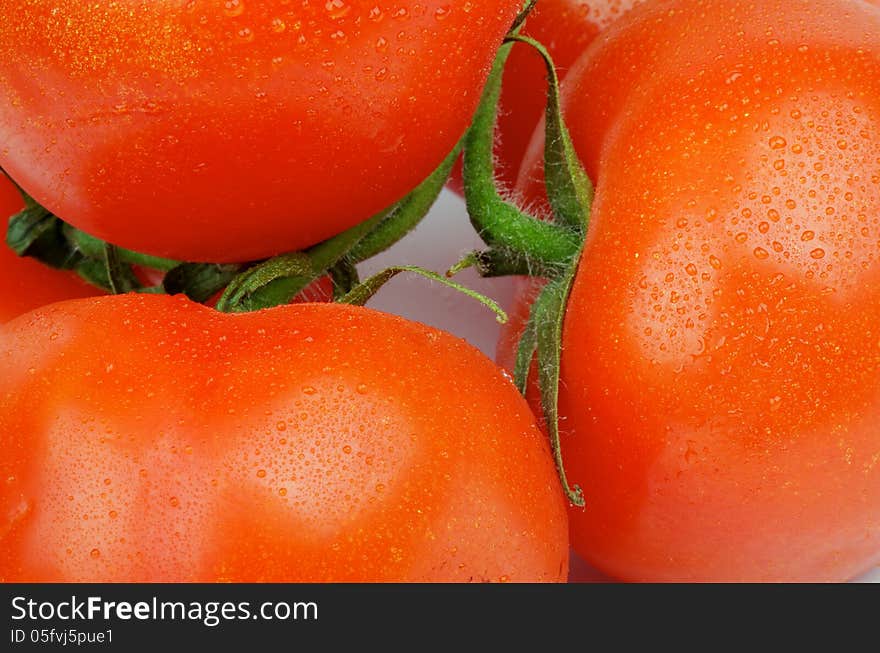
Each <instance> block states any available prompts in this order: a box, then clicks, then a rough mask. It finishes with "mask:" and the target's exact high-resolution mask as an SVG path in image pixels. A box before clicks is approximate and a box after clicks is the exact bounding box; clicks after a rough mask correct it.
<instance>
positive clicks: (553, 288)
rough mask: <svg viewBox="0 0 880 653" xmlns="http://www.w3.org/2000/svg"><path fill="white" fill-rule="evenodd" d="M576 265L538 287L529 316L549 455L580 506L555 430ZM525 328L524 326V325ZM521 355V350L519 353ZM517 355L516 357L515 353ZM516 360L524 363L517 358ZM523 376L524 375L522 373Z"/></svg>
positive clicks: (580, 494)
mask: <svg viewBox="0 0 880 653" xmlns="http://www.w3.org/2000/svg"><path fill="white" fill-rule="evenodd" d="M575 271H576V267H575V266H572V267H571V268H570V269H569V271H568V272H567V273H566V274H564V275H562V276H561V277H559V278H558V279H554V280H553V281H551V282H550V283H548V284H547V286H546V287H545V288H544V289H543V290H542V291H541V294H540V295H539V296H538V299H537V300H536V301H535V305H534V310H533V316H532V318H531V320H530V323H531V324H534V327H533V328H534V329H535V331H536V333H537V352H538V386H539V387H540V390H541V408H542V409H543V412H544V422H545V424H546V426H547V432H548V435H549V436H550V445H551V448H552V449H553V457H554V460H555V461H556V468H557V471H558V472H559V480H560V481H561V482H562V489H563V491H564V492H565V495H566V496H567V497H568V500H569V501H570V502H571V503H572V504H573V505H575V506H578V507H583V506H584V494H583V492H582V491H581V488H580V487H578V486H577V485H575V486H570V485H569V483H568V478H567V476H566V473H565V465H564V462H563V459H562V443H561V439H560V432H559V378H560V366H561V362H562V327H563V322H564V320H565V309H566V306H567V305H568V297H569V294H570V293H571V286H572V283H573V281H574V275H575ZM526 330H527V331H528V329H526ZM523 355H524V354H523ZM518 358H519V357H518ZM518 363H519V364H524V363H523V362H522V361H518ZM524 378H527V375H526V377H524Z"/></svg>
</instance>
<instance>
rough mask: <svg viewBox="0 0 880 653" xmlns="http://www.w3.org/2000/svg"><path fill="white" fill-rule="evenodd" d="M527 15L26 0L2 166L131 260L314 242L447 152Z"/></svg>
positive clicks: (239, 2)
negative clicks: (134, 254)
mask: <svg viewBox="0 0 880 653" xmlns="http://www.w3.org/2000/svg"><path fill="white" fill-rule="evenodd" d="M520 7H521V2H520V0H481V1H480V2H471V1H464V0H428V1H427V2H426V1H424V0H419V1H418V2H412V1H411V0H408V1H403V2H396V3H394V5H393V7H392V6H390V5H387V4H384V5H382V4H381V3H380V4H378V5H377V4H376V3H375V2H372V1H371V2H365V1H361V0H329V1H327V2H324V1H321V2H311V3H309V2H297V3H290V2H288V0H272V1H264V2H251V1H249V0H227V1H226V2H205V1H204V0H177V1H176V2H145V1H144V0H121V1H120V2H112V3H97V4H96V3H94V2H91V1H86V0H70V1H68V2H65V3H61V4H59V3H57V2H50V1H49V0H27V1H26V2H20V3H17V4H16V12H17V13H16V18H15V20H6V21H3V22H2V23H0V143H3V148H2V149H0V166H2V167H3V168H5V169H6V170H7V171H8V172H9V173H10V174H11V175H12V177H13V178H14V179H16V180H17V181H18V183H20V184H21V185H22V186H23V187H24V188H25V189H27V190H28V192H29V193H30V194H31V195H32V196H33V197H34V198H35V199H36V200H37V201H39V202H40V203H42V204H43V205H45V206H46V207H47V208H49V209H50V210H52V211H53V212H54V213H55V214H56V215H58V216H59V217H61V218H63V219H64V220H66V221H68V222H70V223H72V224H74V225H75V226H77V227H79V228H81V229H83V230H84V231H86V232H88V233H90V234H92V235H94V236H97V237H100V238H102V239H104V240H107V241H109V242H112V243H114V244H117V245H121V246H123V247H127V248H130V249H134V250H137V251H142V252H146V253H149V254H154V255H159V256H165V257H168V258H172V259H180V260H189V261H216V262H226V261H247V260H254V259H260V258H265V257H268V256H270V255H273V254H277V253H279V252H282V251H289V250H296V249H301V248H304V247H306V246H308V245H312V244H314V243H316V242H318V241H320V240H323V239H325V238H327V237H329V236H332V235H334V234H337V233H339V232H341V231H343V230H344V229H346V228H348V227H351V226H353V225H355V224H357V223H359V222H362V221H363V220H365V219H367V218H369V217H370V216H372V215H373V214H375V213H377V212H378V211H380V210H382V209H384V208H386V207H387V206H389V205H391V204H392V203H393V202H395V201H397V200H399V199H400V198H401V197H403V196H404V195H406V193H407V192H409V191H410V190H411V189H412V188H414V187H415V186H416V185H418V184H419V183H420V182H421V181H422V180H423V179H425V178H426V177H427V176H428V175H429V174H430V173H431V172H432V171H433V170H434V169H435V168H436V167H437V166H438V165H439V164H440V163H441V161H442V160H443V158H444V157H445V156H446V155H448V153H449V152H450V151H451V150H452V148H453V147H454V145H455V143H456V141H458V140H459V138H460V137H461V135H462V134H463V132H464V131H465V129H466V128H467V126H468V122H469V118H470V116H471V115H472V114H473V111H474V109H475V107H476V103H477V101H478V100H479V97H480V89H481V87H482V84H483V82H484V80H485V79H486V76H487V74H488V71H489V68H490V66H491V63H492V60H493V57H494V54H495V51H496V49H497V47H498V45H499V44H500V42H501V39H502V38H503V36H504V34H505V33H506V31H507V30H508V29H509V27H510V25H511V23H512V22H513V19H514V17H515V15H516V13H517V11H518V10H519V9H520ZM22 44H27V47H23V46H22Z"/></svg>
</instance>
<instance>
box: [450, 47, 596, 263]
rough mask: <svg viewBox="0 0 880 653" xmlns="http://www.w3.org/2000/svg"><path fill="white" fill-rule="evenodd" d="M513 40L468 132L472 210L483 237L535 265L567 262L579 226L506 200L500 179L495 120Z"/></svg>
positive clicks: (576, 244) (466, 158)
mask: <svg viewBox="0 0 880 653" xmlns="http://www.w3.org/2000/svg"><path fill="white" fill-rule="evenodd" d="M512 45H513V44H512V43H506V44H505V45H503V46H502V47H501V49H500V50H499V51H498V54H497V56H496V58H495V63H494V64H493V67H492V72H491V73H490V75H489V80H488V81H487V83H486V86H485V88H484V90H483V96H482V99H481V100H480V105H479V107H478V109H477V112H476V114H475V115H474V121H473V123H472V124H471V128H470V129H469V130H468V133H467V136H466V137H465V146H464V170H463V176H464V190H465V200H466V202H467V209H468V215H469V216H470V219H471V223H472V224H473V226H474V229H476V231H477V233H478V234H479V235H480V237H481V238H482V239H483V241H484V242H485V243H486V244H487V245H489V246H490V247H491V248H493V249H497V250H501V251H504V252H510V253H514V254H515V255H516V256H518V257H521V258H525V259H528V260H529V261H531V262H532V263H533V264H534V265H536V266H541V267H546V268H554V267H562V266H564V264H565V263H567V262H568V261H570V260H572V258H573V257H574V256H575V254H576V253H577V251H578V250H579V248H580V242H581V240H582V239H581V238H580V235H579V232H578V230H577V229H574V228H570V227H566V226H560V225H558V224H554V223H552V222H544V221H542V220H539V219H537V218H535V217H533V216H531V215H529V214H528V213H525V212H523V211H521V210H520V209H519V208H517V207H516V206H515V205H513V204H511V203H510V202H507V201H505V200H504V198H503V197H502V196H501V194H500V193H499V191H498V187H497V183H496V180H495V151H494V149H495V123H496V118H497V114H498V102H499V100H500V97H501V85H502V80H503V73H504V65H505V63H506V61H507V58H508V56H509V55H510V50H511V48H512Z"/></svg>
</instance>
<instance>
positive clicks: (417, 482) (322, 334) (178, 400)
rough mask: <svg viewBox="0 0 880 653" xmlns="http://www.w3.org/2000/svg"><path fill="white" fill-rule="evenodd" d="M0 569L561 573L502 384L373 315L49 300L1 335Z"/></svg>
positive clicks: (13, 576)
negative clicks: (237, 311) (236, 311)
mask: <svg viewBox="0 0 880 653" xmlns="http://www.w3.org/2000/svg"><path fill="white" fill-rule="evenodd" d="M0 449H2V450H3V452H4V454H3V456H2V458H0V477H2V478H3V479H4V482H3V483H0V508H2V512H0V515H2V516H3V520H4V521H2V522H0V544H2V545H0V579H2V580H4V581H14V580H24V581H41V580H51V581H217V580H227V581H386V580H396V581H436V580H444V581H465V580H512V581H539V580H540V581H560V580H564V579H565V577H566V574H567V570H568V530H567V517H566V512H565V506H564V503H563V499H562V493H561V492H560V487H559V482H558V480H557V478H556V472H555V468H554V465H553V461H552V458H551V456H550V452H549V449H548V446H547V444H546V440H545V438H544V437H543V436H542V434H541V433H540V431H539V429H538V428H537V427H536V426H535V424H534V417H533V416H532V414H531V411H530V410H529V408H528V405H527V404H526V402H525V401H524V400H523V399H522V398H521V397H520V396H519V395H518V393H517V392H516V390H515V388H514V386H513V384H512V383H510V382H509V380H508V379H507V378H506V377H505V376H504V375H503V374H502V372H501V371H500V370H499V369H498V368H497V367H495V366H494V365H493V364H492V363H491V362H490V361H489V360H487V359H486V358H485V357H483V356H482V355H480V354H479V353H478V352H477V351H476V350H475V349H473V348H472V347H470V346H469V345H467V344H465V343H464V342H463V341H460V340H458V339H456V338H454V337H452V336H450V335H448V334H445V333H443V332H440V331H437V330H435V329H431V328H429V327H425V326H422V325H419V324H416V323H412V322H408V321H406V320H403V319H401V318H398V317H394V316H389V315H386V314H382V313H378V312H375V311H371V310H368V309H362V308H353V307H348V306H343V305H335V304H300V305H296V306H284V307H280V308H276V309H272V310H268V311H262V312H259V313H250V314H244V315H228V314H221V313H218V312H216V311H213V310H211V309H208V308H205V307H203V306H200V305H197V304H193V303H191V302H189V301H188V300H184V299H181V298H168V297H162V296H144V295H127V296H118V297H107V298H100V299H94V300H85V301H76V302H65V303H61V304H54V305H52V306H50V307H46V308H44V309H41V310H38V311H36V312H33V313H30V314H28V315H26V316H23V317H21V318H20V319H18V320H14V321H13V322H11V323H9V324H8V325H6V326H5V327H2V328H0Z"/></svg>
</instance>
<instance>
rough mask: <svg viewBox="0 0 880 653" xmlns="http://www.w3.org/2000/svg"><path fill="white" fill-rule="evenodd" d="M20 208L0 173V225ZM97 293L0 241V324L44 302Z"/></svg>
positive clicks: (10, 187) (11, 186)
mask: <svg viewBox="0 0 880 653" xmlns="http://www.w3.org/2000/svg"><path fill="white" fill-rule="evenodd" d="M22 208H23V203H22V201H21V196H20V195H19V194H18V191H17V190H16V189H15V187H14V186H13V185H12V184H11V183H9V180H8V179H7V178H6V177H5V176H4V175H3V174H0V224H4V225H5V224H6V220H5V218H7V217H9V216H11V215H13V214H15V213H17V212H18V211H20V210H21V209H22ZM99 293H100V291H99V290H98V289H96V288H93V287H91V286H89V285H88V284H87V283H86V282H85V281H82V280H81V279H80V278H79V277H78V276H76V275H75V274H73V273H70V272H60V271H58V270H53V269H51V268H48V267H46V266H44V265H42V264H41V263H38V262H36V261H34V260H32V259H26V258H21V257H19V256H17V255H16V254H15V252H13V251H12V250H11V249H10V248H9V247H7V246H6V243H5V239H3V240H0V323H3V322H7V321H8V320H11V319H12V318H14V317H18V316H19V315H21V314H22V313H26V312H27V311H30V310H33V309H35V308H37V307H39V306H44V305H45V304H51V303H52V302H58V301H61V300H63V299H75V298H79V297H89V296H91V295H96V294H99Z"/></svg>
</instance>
